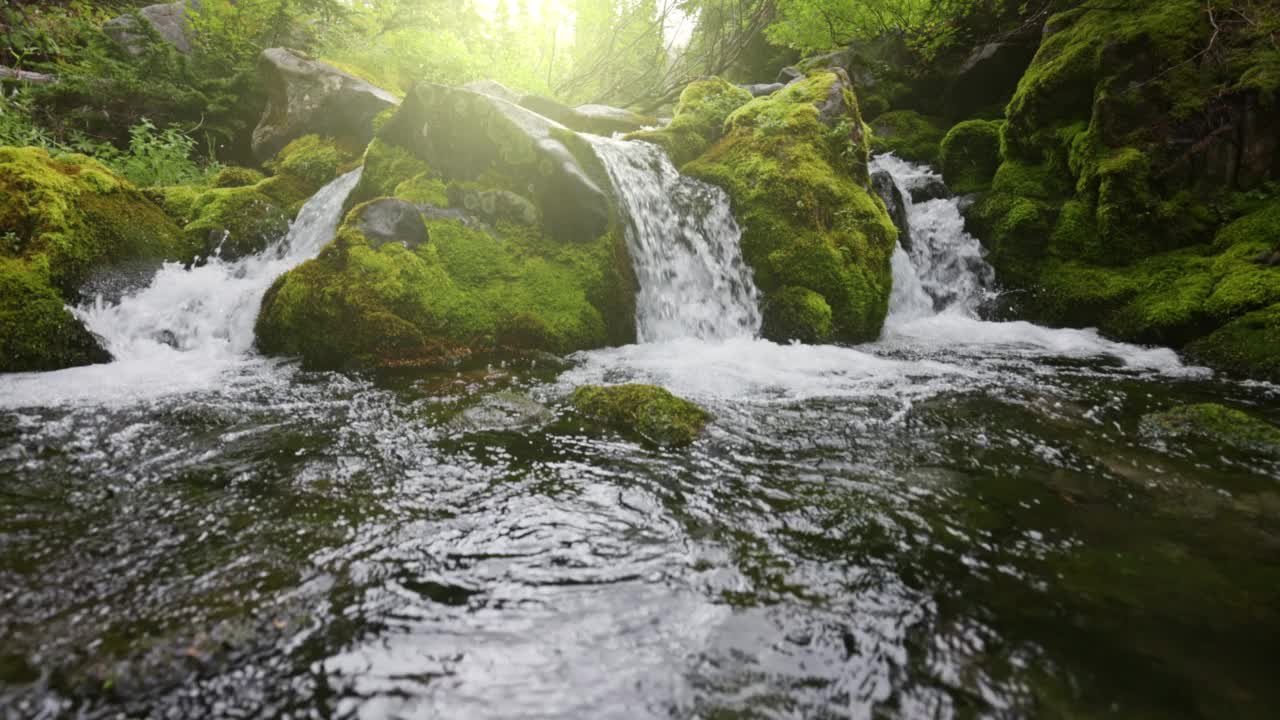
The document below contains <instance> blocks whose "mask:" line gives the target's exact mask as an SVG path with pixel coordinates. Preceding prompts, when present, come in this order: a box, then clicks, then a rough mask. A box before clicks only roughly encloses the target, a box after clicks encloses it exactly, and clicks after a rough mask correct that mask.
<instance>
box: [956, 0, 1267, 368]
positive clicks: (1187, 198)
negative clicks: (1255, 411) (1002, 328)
mask: <svg viewBox="0 0 1280 720" xmlns="http://www.w3.org/2000/svg"><path fill="white" fill-rule="evenodd" d="M1210 46H1215V52H1214V54H1213V57H1207V58H1204V60H1203V62H1200V61H1198V62H1187V58H1201V57H1204V48H1206V47H1210ZM1274 54H1275V48H1274V45H1273V43H1272V42H1271V40H1270V38H1269V36H1267V35H1266V34H1265V32H1263V31H1261V30H1253V29H1249V27H1247V26H1242V28H1241V32H1238V33H1236V32H1233V33H1218V32H1216V31H1215V29H1214V27H1213V26H1212V23H1211V22H1210V17H1209V15H1207V14H1206V13H1205V12H1204V5H1203V4H1202V3H1198V2H1196V1H1195V0H1172V1H1170V2H1162V3H1121V4H1120V5H1118V6H1116V7H1110V6H1108V7H1107V8H1100V7H1099V8H1095V7H1092V6H1089V5H1086V6H1083V7H1080V8H1076V9H1074V10H1070V11H1067V12H1063V13H1060V14H1058V15H1055V16H1053V17H1052V18H1050V20H1049V22H1048V23H1047V24H1046V26H1045V34H1044V38H1043V41H1042V42H1041V45H1040V49H1039V50H1038V52H1037V53H1036V56H1035V59H1034V60H1033V61H1032V63H1031V65H1030V67H1029V68H1028V70H1027V72H1026V73H1025V74H1024V75H1023V77H1022V79H1021V81H1020V82H1019V85H1018V89H1017V92H1016V93H1015V94H1014V96H1013V99H1012V100H1011V101H1010V103H1009V105H1008V109H1007V119H1006V123H1005V125H1004V127H1003V129H1002V131H1001V134H1000V144H999V149H1000V155H999V160H1000V165H999V168H998V170H997V171H996V173H995V175H994V178H993V180H992V182H991V189H990V191H989V192H987V193H986V194H985V196H984V197H983V198H982V199H981V200H979V201H978V202H977V203H976V204H975V205H973V206H972V207H971V208H970V209H969V211H968V212H967V220H968V225H969V227H970V229H971V232H973V233H974V234H975V235H976V236H978V237H979V238H980V239H982V241H983V243H984V245H986V246H987V248H988V250H989V255H988V259H989V261H990V262H991V263H992V265H993V266H994V267H995V269H996V271H997V273H998V275H999V277H1000V279H1001V282H1002V284H1004V285H1005V287H1007V288H1009V289H1013V290H1019V291H1021V292H1017V293H1012V294H1010V295H1009V297H1010V298H1013V299H1015V300H1014V302H1015V304H1016V307H1015V308H1014V311H1015V312H1016V313H1017V314H1018V315H1019V316H1021V317H1024V318H1027V319H1031V320H1035V321H1039V322H1043V323H1047V324H1053V325H1068V326H1096V327H1100V328H1101V329H1102V330H1103V331H1104V332H1105V333H1107V334H1108V335H1110V336H1112V337H1115V338H1118V339H1122V340H1128V341H1135V342H1144V343H1146V342H1150V343H1161V344H1167V345H1172V346H1174V347H1183V346H1185V345H1187V344H1188V343H1194V344H1193V345H1192V347H1193V348H1194V349H1195V350H1196V352H1195V354H1196V356H1197V358H1199V359H1202V360H1203V361H1206V362H1212V363H1214V364H1215V365H1217V366H1219V367H1225V368H1229V369H1238V370H1242V371H1245V372H1251V370H1250V368H1253V369H1256V372H1257V373H1259V374H1262V375H1263V376H1267V375H1268V373H1269V372H1272V370H1269V368H1273V367H1274V366H1275V361H1274V360H1272V361H1268V360H1267V359H1266V358H1267V356H1268V355H1270V356H1271V357H1272V358H1276V357H1280V350H1274V349H1263V348H1265V347H1266V345H1265V342H1264V338H1268V337H1274V330H1273V329H1271V328H1273V327H1274V326H1273V325H1270V324H1268V323H1267V322H1264V321H1263V320H1265V319H1266V313H1267V312H1268V311H1267V308H1269V307H1271V306H1272V305H1273V304H1274V303H1276V302H1278V301H1280V297H1277V293H1278V292H1280V291H1277V290H1276V288H1280V270H1278V269H1277V268H1274V267H1270V266H1267V265H1264V264H1260V263H1256V262H1253V260H1254V259H1255V258H1257V257H1259V256H1260V255H1261V254H1264V253H1266V252H1268V250H1269V249H1270V248H1274V247H1275V244H1276V240H1275V233H1276V232H1277V231H1276V230H1275V229H1274V228H1276V227H1278V226H1280V215H1278V214H1277V210H1280V203H1278V202H1277V200H1276V198H1275V195H1274V193H1268V192H1254V193H1249V194H1244V193H1239V192H1238V191H1239V190H1244V189H1250V188H1253V187H1255V186H1257V185H1259V184H1260V183H1263V182H1264V181H1267V180H1275V179H1278V178H1280V152H1277V150H1276V148H1277V145H1276V141H1277V140H1278V139H1280V129H1278V128H1277V126H1276V125H1275V124H1274V123H1270V124H1267V125H1266V127H1265V129H1262V127H1261V126H1259V125H1257V124H1256V123H1254V122H1251V121H1250V119H1249V118H1250V117H1251V109H1252V108H1256V107H1260V106H1263V105H1265V106H1269V107H1274V106H1275V104H1276V103H1277V102H1280V84H1278V83H1276V82H1275V80H1274V78H1275V75H1274V72H1273V68H1274ZM1267 78H1271V79H1269V80H1268V79H1267ZM1206 118H1213V120H1212V121H1209V122H1206ZM990 144H991V141H990V140H988V141H986V146H987V147H988V148H989V147H990ZM987 152H989V150H984V151H983V153H982V154H983V155H985V154H986V153H987ZM984 162H985V161H984ZM982 174H984V175H985V169H984V171H983V173H982ZM1263 188H1264V189H1265V185H1264V186H1263ZM1268 195H1270V198H1268ZM1224 223H1225V224H1224ZM1246 317H1248V318H1251V319H1250V320H1247V321H1246V320H1245V318H1246ZM1209 338H1215V339H1213V340H1210V339H1209ZM1272 347H1275V346H1274V344H1273V345H1272Z"/></svg>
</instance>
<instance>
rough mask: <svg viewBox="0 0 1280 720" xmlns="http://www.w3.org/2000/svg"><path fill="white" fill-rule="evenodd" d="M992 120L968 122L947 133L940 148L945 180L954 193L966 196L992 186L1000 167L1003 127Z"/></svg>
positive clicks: (940, 159)
mask: <svg viewBox="0 0 1280 720" xmlns="http://www.w3.org/2000/svg"><path fill="white" fill-rule="evenodd" d="M1002 124H1003V123H1000V122H998V121H991V120H966V121H964V122H962V123H958V124H957V125H956V126H955V127H953V128H951V129H950V130H949V131H947V134H946V136H945V137H943V138H942V143H941V144H940V145H939V146H938V156H939V157H938V159H939V164H940V165H941V166H942V178H943V180H945V181H946V183H947V187H948V188H950V189H951V191H952V192H955V193H958V194H961V195H965V194H968V193H975V192H982V191H984V190H987V189H988V188H990V187H991V181H992V180H993V179H994V178H995V175H996V169H997V168H999V167H1000V127H1001V125H1002Z"/></svg>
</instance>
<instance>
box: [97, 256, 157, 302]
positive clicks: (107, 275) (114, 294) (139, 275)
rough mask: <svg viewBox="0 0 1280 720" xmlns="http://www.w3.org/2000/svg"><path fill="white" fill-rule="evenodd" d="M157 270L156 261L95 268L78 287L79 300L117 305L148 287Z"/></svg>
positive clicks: (131, 262) (128, 262) (130, 262)
mask: <svg viewBox="0 0 1280 720" xmlns="http://www.w3.org/2000/svg"><path fill="white" fill-rule="evenodd" d="M158 269H160V261H158V260H130V261H127V262H120V263H112V264H111V265H107V266H103V267H99V268H95V269H94V270H92V271H90V272H89V277H88V278H87V279H86V280H85V281H84V284H83V285H81V286H80V293H79V295H80V299H81V301H82V302H90V303H91V302H95V301H96V300H98V299H101V300H102V302H104V303H107V304H109V305H110V304H115V303H118V302H120V301H121V300H122V299H124V298H125V297H126V296H128V295H131V294H133V293H134V292H137V291H138V290H141V289H142V288H145V287H146V286H147V285H149V284H150V283H151V278H153V277H155V274H156V270H158Z"/></svg>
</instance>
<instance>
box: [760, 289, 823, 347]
mask: <svg viewBox="0 0 1280 720" xmlns="http://www.w3.org/2000/svg"><path fill="white" fill-rule="evenodd" d="M761 334H762V335H763V336H764V337H765V338H767V339H769V340H773V341H775V342H791V341H793V340H794V341H798V342H803V343H823V342H826V341H827V340H829V339H830V338H831V306H830V305H828V304H827V301H826V300H824V299H823V298H822V296H821V295H819V294H818V293H816V292H814V291H812V290H809V289H808V288H801V287H785V288H782V289H781V290H779V291H778V292H775V293H773V294H772V295H771V296H770V298H769V302H768V304H767V305H765V308H764V325H763V327H762V329H761Z"/></svg>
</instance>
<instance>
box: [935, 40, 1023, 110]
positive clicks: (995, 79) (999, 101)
mask: <svg viewBox="0 0 1280 720" xmlns="http://www.w3.org/2000/svg"><path fill="white" fill-rule="evenodd" d="M1038 46H1039V44H1038V43H1036V42H1034V40H1033V39H1024V38H1014V39H1012V40H1008V41H1003V42H991V43H987V44H985V45H982V46H981V47H978V48H977V49H975V50H974V51H973V52H972V53H971V54H970V55H969V57H967V58H966V59H965V61H964V62H963V63H962V64H961V65H960V68H959V70H957V71H956V74H955V77H953V78H952V80H951V83H950V86H949V87H948V88H947V91H946V96H945V101H944V106H945V107H946V108H947V112H948V113H949V115H950V116H951V117H970V116H972V115H975V114H977V113H978V112H980V111H983V110H985V109H987V108H990V107H996V106H1003V105H1004V104H1005V103H1007V102H1008V101H1009V98H1011V97H1013V92H1014V90H1015V89H1016V88H1017V87H1018V81H1019V80H1021V79H1022V75H1023V73H1024V72H1026V70H1027V67H1028V66H1030V65H1031V59H1032V58H1033V57H1035V54H1036V48H1037V47H1038Z"/></svg>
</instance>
